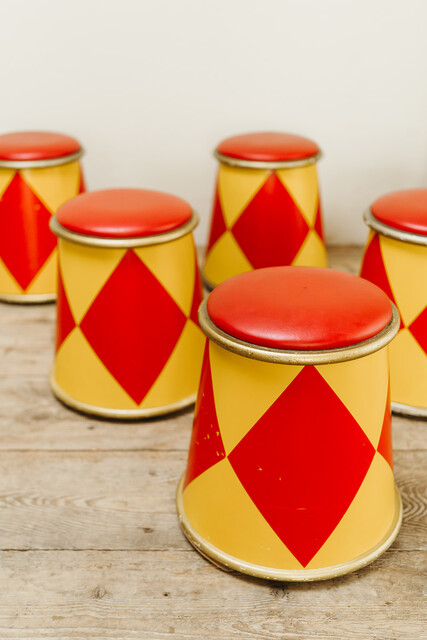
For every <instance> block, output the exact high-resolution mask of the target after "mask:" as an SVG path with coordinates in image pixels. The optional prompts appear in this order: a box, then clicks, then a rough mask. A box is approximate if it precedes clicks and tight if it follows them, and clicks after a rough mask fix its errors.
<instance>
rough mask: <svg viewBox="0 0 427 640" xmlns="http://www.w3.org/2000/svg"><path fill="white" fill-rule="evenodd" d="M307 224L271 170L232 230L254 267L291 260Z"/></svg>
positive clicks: (280, 263)
mask: <svg viewBox="0 0 427 640" xmlns="http://www.w3.org/2000/svg"><path fill="white" fill-rule="evenodd" d="M308 230H309V227H308V225H307V222H306V221H305V219H304V217H303V215H302V214H301V213H300V210H299V209H298V207H297V205H296V204H295V202H294V201H293V200H292V198H291V196H290V195H289V193H288V192H287V191H286V189H285V187H284V186H283V184H282V183H281V182H280V180H279V178H278V177H277V176H276V174H275V173H272V174H271V176H270V177H269V178H268V180H267V181H266V182H265V183H264V184H263V186H262V187H261V189H260V190H259V191H258V192H257V194H256V195H255V197H254V198H253V199H252V200H251V202H250V203H249V204H248V206H247V207H246V209H245V210H244V211H243V213H242V214H241V215H240V217H239V218H238V220H237V222H236V223H235V224H234V226H233V228H232V232H233V235H234V237H235V238H236V240H237V242H238V243H239V245H240V247H241V248H242V250H243V253H244V254H245V256H246V257H247V258H248V260H249V262H250V263H251V265H252V266H253V267H254V268H255V269H259V268H260V267H277V266H282V265H289V264H291V262H292V260H293V259H294V258H295V256H296V255H297V253H298V251H299V249H300V248H301V245H302V243H303V242H304V239H305V237H306V235H307V232H308Z"/></svg>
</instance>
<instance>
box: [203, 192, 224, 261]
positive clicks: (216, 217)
mask: <svg viewBox="0 0 427 640" xmlns="http://www.w3.org/2000/svg"><path fill="white" fill-rule="evenodd" d="M226 230H227V227H226V226H225V221H224V215H223V213H222V208H221V203H220V201H219V195H218V187H217V189H216V191H215V200H214V205H213V211H212V221H211V230H210V233H209V240H208V249H207V250H208V251H209V250H210V249H211V247H213V245H214V244H215V242H216V241H217V240H218V238H220V237H221V236H222V234H223V233H224V232H225V231H226Z"/></svg>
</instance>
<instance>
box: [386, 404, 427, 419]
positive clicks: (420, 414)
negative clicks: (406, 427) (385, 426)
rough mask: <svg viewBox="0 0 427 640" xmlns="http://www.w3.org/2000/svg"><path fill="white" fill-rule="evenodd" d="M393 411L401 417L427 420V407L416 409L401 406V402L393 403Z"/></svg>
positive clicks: (406, 405) (407, 405)
mask: <svg viewBox="0 0 427 640" xmlns="http://www.w3.org/2000/svg"><path fill="white" fill-rule="evenodd" d="M391 410H392V411H393V413H397V414H398V415H401V416H407V417H409V418H424V419H427V407H414V406H411V405H409V404H401V403H400V402H392V403H391Z"/></svg>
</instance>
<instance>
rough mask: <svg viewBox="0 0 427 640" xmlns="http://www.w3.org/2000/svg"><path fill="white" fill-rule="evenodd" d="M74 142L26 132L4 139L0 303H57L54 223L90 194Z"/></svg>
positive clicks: (0, 150) (0, 155)
mask: <svg viewBox="0 0 427 640" xmlns="http://www.w3.org/2000/svg"><path fill="white" fill-rule="evenodd" d="M82 154H83V150H82V148H81V146H80V144H79V142H77V140H74V138H70V137H69V136H65V135H61V134H58V133H46V132H39V131H25V132H21V133H8V134H4V135H0V300H2V301H4V302H19V303H40V302H50V301H52V300H55V299H56V279H57V252H56V238H55V236H54V235H53V233H52V232H51V231H50V229H49V221H50V217H51V215H52V214H53V213H55V211H56V210H57V208H58V207H59V206H60V205H61V204H63V203H64V202H65V201H66V200H69V199H70V198H73V197H74V196H76V195H77V194H78V193H81V192H82V191H84V184H83V177H82V171H81V167H80V163H79V158H80V157H81V155H82Z"/></svg>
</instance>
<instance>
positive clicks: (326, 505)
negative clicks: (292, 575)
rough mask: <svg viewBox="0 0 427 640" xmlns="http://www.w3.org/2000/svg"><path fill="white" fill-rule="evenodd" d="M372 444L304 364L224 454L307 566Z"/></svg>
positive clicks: (359, 476)
mask: <svg viewBox="0 0 427 640" xmlns="http://www.w3.org/2000/svg"><path fill="white" fill-rule="evenodd" d="M374 454H375V450H374V448H373V446H372V444H371V443H370V441H369V440H368V438H367V437H366V435H365V434H364V432H363V431H362V429H361V428H360V426H359V425H358V423H357V422H356V421H355V419H354V418H353V416H352V415H351V413H350V412H349V411H348V410H347V408H346V407H345V406H344V405H343V403H342V402H341V400H340V399H339V398H338V396H337V395H336V394H335V393H334V391H332V389H331V388H330V387H329V385H328V384H327V383H326V382H325V380H324V379H323V378H322V376H321V375H320V373H319V372H318V371H317V370H316V368H315V367H314V366H306V367H304V369H303V370H302V371H301V372H300V373H299V374H298V376H297V377H296V378H295V380H293V382H292V383H291V384H290V385H289V386H288V387H287V388H286V389H285V391H284V392H283V393H282V394H281V395H280V396H279V398H278V399H277V400H276V401H275V402H274V404H273V405H272V406H271V407H270V408H269V409H268V411H267V412H266V413H265V414H264V415H263V416H262V418H260V419H259V420H258V422H257V423H256V424H255V425H254V426H253V427H252V429H251V430H250V431H249V432H248V433H247V434H246V436H245V437H244V438H243V439H242V440H241V441H240V442H239V444H238V445H237V446H236V447H235V449H234V450H233V451H232V452H231V454H230V455H229V457H228V459H229V461H230V463H231V465H232V466H233V469H234V471H235V472H236V474H237V476H238V477H239V480H240V482H241V483H242V485H243V486H244V488H245V489H246V491H247V492H248V494H249V496H250V497H251V499H252V501H253V502H254V503H255V505H256V507H257V508H258V509H259V511H260V512H261V514H262V515H263V516H264V518H265V519H266V521H267V522H268V523H269V525H270V526H271V527H272V529H273V530H274V531H275V532H276V534H277V535H278V536H279V538H280V539H281V540H282V542H283V543H284V544H285V545H286V546H287V547H288V549H289V550H290V551H291V552H292V553H293V554H294V556H295V557H296V558H297V559H298V561H299V562H300V563H301V564H302V565H303V566H304V567H305V566H306V565H307V564H308V563H309V562H310V560H311V559H312V558H313V556H314V555H315V554H316V553H317V551H319V549H320V548H321V547H322V545H323V544H324V542H325V541H326V540H327V539H328V537H329V536H330V535H331V533H332V532H333V531H334V529H335V527H336V526H337V524H338V523H339V522H340V520H341V518H342V517H343V515H344V513H345V512H346V511H347V509H348V507H349V506H350V504H351V502H352V500H353V498H354V497H355V495H356V493H357V491H358V489H359V487H360V485H361V483H362V481H363V479H364V477H365V475H366V472H367V470H368V468H369V466H370V464H371V462H372V458H373V456H374Z"/></svg>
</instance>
